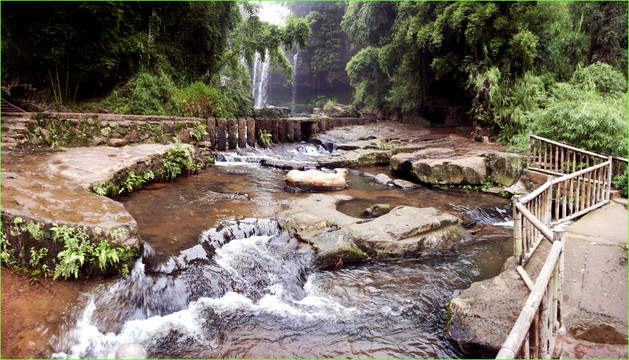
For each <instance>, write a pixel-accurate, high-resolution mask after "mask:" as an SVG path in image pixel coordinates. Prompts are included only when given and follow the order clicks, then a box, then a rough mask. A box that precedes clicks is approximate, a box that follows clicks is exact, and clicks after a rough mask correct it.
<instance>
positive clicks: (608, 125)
mask: <svg viewBox="0 0 629 360" xmlns="http://www.w3.org/2000/svg"><path fill="white" fill-rule="evenodd" d="M342 27H343V29H344V30H345V32H346V33H347V34H348V35H349V36H350V38H351V39H352V43H353V45H354V46H355V47H357V48H359V49H360V50H359V51H358V53H356V55H355V56H354V57H353V58H352V59H351V60H350V61H349V63H348V64H347V73H348V74H349V76H350V79H351V82H352V85H353V86H354V88H355V92H354V98H353V105H354V106H355V107H357V108H362V107H364V106H371V107H377V108H378V107H379V108H382V109H384V110H387V111H388V112H393V113H395V112H398V113H402V114H406V115H420V116H426V117H428V118H430V120H432V121H433V122H439V120H440V119H439V118H440V117H441V118H442V121H443V122H447V121H448V120H450V121H451V119H447V114H443V110H444V109H447V108H448V107H451V106H450V105H454V106H456V105H459V106H461V107H462V108H463V109H465V112H466V115H467V116H466V118H467V119H468V121H469V120H471V121H472V122H473V124H474V125H476V126H477V133H478V134H479V135H490V136H493V137H494V138H497V139H498V140H500V141H503V142H513V143H516V144H517V143H519V144H520V146H521V145H522V140H523V137H522V136H521V135H522V134H523V133H524V132H525V130H527V129H533V130H535V131H536V132H537V133H539V134H541V135H545V136H549V137H551V138H554V139H558V140H562V141H566V142H568V143H571V144H574V145H577V146H583V147H586V148H588V149H591V150H594V151H600V152H604V153H609V154H616V155H623V156H626V154H627V97H626V92H627V3H624V2H574V3H570V2H399V3H392V2H352V3H350V4H349V7H348V10H347V12H346V13H345V16H344V18H343V22H342ZM434 104H443V105H441V106H439V107H437V108H435V106H434ZM440 111H441V112H442V113H441V114H440ZM454 120H457V119H454Z"/></svg>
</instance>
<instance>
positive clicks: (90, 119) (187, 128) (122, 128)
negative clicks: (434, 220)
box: [3, 113, 370, 151]
mask: <svg viewBox="0 0 629 360" xmlns="http://www.w3.org/2000/svg"><path fill="white" fill-rule="evenodd" d="M8 122H11V125H12V126H13V128H15V127H17V128H18V129H22V130H23V131H22V132H21V134H20V135H21V136H20V139H19V140H18V141H17V148H28V147H32V146H45V147H53V148H54V147H77V146H98V145H109V146H124V145H127V144H133V143H162V144H167V143H169V142H171V141H173V140H174V139H177V140H179V141H181V142H184V143H189V144H192V145H194V146H195V147H198V148H206V149H209V150H218V151H226V150H235V149H238V148H244V147H246V146H247V145H249V146H254V145H255V143H257V144H259V145H261V146H265V145H267V144H270V143H282V142H300V141H307V140H308V139H310V138H311V137H313V136H314V135H315V134H316V133H317V132H321V131H326V130H330V129H332V128H334V127H346V126H351V125H362V124H366V123H368V122H370V120H368V119H361V118H337V119H331V118H320V119H264V118H262V119H260V118H258V119H255V120H254V119H253V118H246V119H244V118H240V119H224V118H205V119H203V118H184V117H174V116H150V115H120V114H92V113H24V114H20V116H12V117H11V118H10V119H6V120H5V119H4V118H3V126H5V123H7V124H8ZM7 126H8V125H7ZM267 134H268V135H267ZM269 135H270V136H269ZM267 137H268V139H267Z"/></svg>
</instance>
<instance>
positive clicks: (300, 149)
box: [214, 143, 330, 168]
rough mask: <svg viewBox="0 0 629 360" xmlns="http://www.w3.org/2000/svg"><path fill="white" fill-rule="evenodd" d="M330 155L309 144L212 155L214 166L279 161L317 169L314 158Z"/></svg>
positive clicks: (323, 149) (322, 149)
mask: <svg viewBox="0 0 629 360" xmlns="http://www.w3.org/2000/svg"><path fill="white" fill-rule="evenodd" d="M325 155H330V152H329V151H327V150H326V149H325V148H324V147H323V146H322V145H314V144H309V143H302V144H279V145H277V146H273V147H269V148H248V149H247V150H243V151H239V152H237V153H233V152H225V153H219V152H217V153H214V159H215V161H216V162H215V164H216V165H233V164H240V163H248V164H260V163H264V162H274V161H277V160H279V161H281V162H282V163H285V164H301V165H304V166H306V167H313V168H314V167H317V163H316V158H317V157H319V156H325Z"/></svg>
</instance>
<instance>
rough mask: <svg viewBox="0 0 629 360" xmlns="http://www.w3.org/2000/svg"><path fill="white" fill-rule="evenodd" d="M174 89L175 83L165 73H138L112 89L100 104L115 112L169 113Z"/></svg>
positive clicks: (138, 113)
mask: <svg viewBox="0 0 629 360" xmlns="http://www.w3.org/2000/svg"><path fill="white" fill-rule="evenodd" d="M175 90H176V88H175V84H174V83H173V81H172V80H171V79H170V78H169V77H168V76H166V75H160V76H158V75H153V74H150V73H147V72H144V73H139V74H138V75H136V76H135V77H133V78H132V79H131V80H129V82H127V83H126V84H125V85H124V86H123V87H120V88H118V89H115V90H114V91H112V93H111V94H110V95H109V96H108V97H107V98H106V99H105V101H103V103H102V105H103V106H104V107H106V108H108V109H109V110H111V111H113V112H116V113H124V114H137V115H169V114H171V112H172V110H171V107H172V104H171V102H172V96H173V93H174V92H175Z"/></svg>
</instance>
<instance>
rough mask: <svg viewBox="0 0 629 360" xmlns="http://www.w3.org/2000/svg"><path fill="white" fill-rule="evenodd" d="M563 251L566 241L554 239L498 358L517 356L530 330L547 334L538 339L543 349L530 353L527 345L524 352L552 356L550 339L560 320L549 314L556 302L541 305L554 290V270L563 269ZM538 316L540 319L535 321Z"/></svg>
mask: <svg viewBox="0 0 629 360" xmlns="http://www.w3.org/2000/svg"><path fill="white" fill-rule="evenodd" d="M562 255H563V242H562V241H555V242H554V243H553V246H552V248H551V250H550V253H549V254H548V258H547V259H546V262H545V263H544V267H542V271H541V272H540V273H539V276H538V277H537V279H536V280H535V286H534V287H533V290H532V291H531V294H530V295H529V297H528V299H527V300H526V303H525V304H524V307H523V308H522V312H520V316H518V319H517V320H516V322H515V325H514V326H513V328H512V329H511V332H510V333H509V335H508V336H507V339H506V340H505V342H504V343H503V344H502V348H501V349H500V351H499V352H498V356H496V359H514V358H516V356H517V355H518V353H520V351H521V349H522V344H524V343H525V340H530V339H527V337H528V336H529V333H530V332H534V333H537V332H538V331H539V332H541V333H545V334H546V335H544V336H541V337H540V340H539V343H536V345H538V346H537V347H536V348H535V349H536V351H539V352H540V353H538V354H530V353H529V349H528V347H527V349H524V353H525V354H526V353H528V355H530V357H531V358H549V357H550V355H552V350H553V349H552V348H551V346H550V343H551V342H552V340H551V335H552V333H553V332H554V331H556V327H557V325H559V324H557V323H556V319H552V317H553V316H549V315H550V314H548V313H547V312H549V311H551V312H552V311H553V310H555V305H554V304H551V306H550V309H549V308H548V307H542V306H540V305H542V300H544V299H545V298H547V297H549V295H551V294H549V293H553V292H554V289H552V285H553V284H551V278H552V277H553V275H554V274H557V275H558V273H559V271H560V269H559V267H560V261H559V260H560V257H561V256H562ZM549 285H551V289H549ZM552 295H556V294H552ZM557 300H559V299H554V296H553V299H551V302H552V301H557ZM540 308H541V309H542V310H541V311H542V314H540ZM544 313H546V314H544ZM558 314H559V311H556V314H554V315H555V316H557V315H558ZM540 315H541V316H540ZM536 318H537V320H538V321H536V322H534V320H535V319H536ZM540 320H544V321H540ZM544 322H545V323H544ZM535 323H538V324H539V326H538V327H541V328H542V329H539V328H533V329H531V327H532V325H533V326H534V325H535ZM549 323H550V326H551V327H552V328H551V329H549V328H548V327H547V326H548V325H549ZM553 329H554V330H553ZM540 330H541V331H540ZM549 330H550V331H549ZM527 342H528V341H527ZM553 345H554V343H553ZM528 357H529V356H526V358H528Z"/></svg>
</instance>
